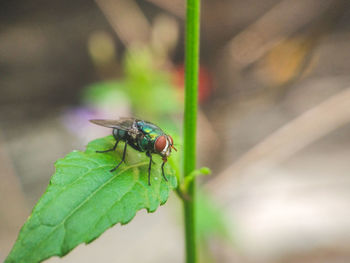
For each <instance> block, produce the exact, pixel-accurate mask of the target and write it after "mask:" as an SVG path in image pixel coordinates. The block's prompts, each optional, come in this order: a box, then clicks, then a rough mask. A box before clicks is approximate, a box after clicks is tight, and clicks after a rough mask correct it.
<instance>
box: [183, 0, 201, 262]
mask: <svg viewBox="0 0 350 263" xmlns="http://www.w3.org/2000/svg"><path fill="white" fill-rule="evenodd" d="M199 10H200V0H187V5H186V36H185V39H186V40H185V41H186V42H185V112H184V169H183V171H184V176H189V175H190V174H191V172H192V171H193V170H195V168H196V129H197V125H196V124H197V104H198V102H197V97H198V67H199V66H198V64H199V18H200V16H199V13H200V12H199ZM187 195H188V196H189V199H188V200H186V199H185V200H184V220H185V238H186V262H187V263H195V262H197V242H196V236H197V234H196V223H195V222H196V221H195V209H196V207H195V204H196V180H195V178H194V179H193V180H192V181H191V182H190V183H189V185H188V192H187Z"/></svg>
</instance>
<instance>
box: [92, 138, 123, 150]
mask: <svg viewBox="0 0 350 263" xmlns="http://www.w3.org/2000/svg"><path fill="white" fill-rule="evenodd" d="M118 142H119V140H117V141H116V142H115V144H114V146H113V148H112V149H108V150H105V151H96V152H97V153H107V152H111V151H115V149H117V146H118Z"/></svg>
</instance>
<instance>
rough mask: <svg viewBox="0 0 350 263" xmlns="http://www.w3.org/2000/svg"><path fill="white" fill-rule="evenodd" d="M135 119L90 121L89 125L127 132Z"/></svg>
mask: <svg viewBox="0 0 350 263" xmlns="http://www.w3.org/2000/svg"><path fill="white" fill-rule="evenodd" d="M134 121H135V119H133V118H120V119H119V120H90V122H91V123H93V124H96V125H99V126H103V127H107V128H116V129H120V130H125V131H128V130H130V129H131V127H132V125H133V123H134Z"/></svg>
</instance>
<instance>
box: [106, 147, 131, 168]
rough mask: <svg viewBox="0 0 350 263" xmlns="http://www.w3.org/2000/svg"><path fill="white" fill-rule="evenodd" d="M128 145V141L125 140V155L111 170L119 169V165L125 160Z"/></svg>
mask: <svg viewBox="0 0 350 263" xmlns="http://www.w3.org/2000/svg"><path fill="white" fill-rule="evenodd" d="M127 146H128V141H125V146H124V151H123V157H122V160H121V161H120V162H119V163H118V165H117V166H116V167H114V168H113V169H112V170H110V172H114V171H115V170H117V169H118V167H119V165H121V164H122V163H123V162H124V161H125V154H126V147H127Z"/></svg>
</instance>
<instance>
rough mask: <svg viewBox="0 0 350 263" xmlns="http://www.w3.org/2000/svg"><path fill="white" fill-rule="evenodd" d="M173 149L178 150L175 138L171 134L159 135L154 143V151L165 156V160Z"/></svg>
mask: <svg viewBox="0 0 350 263" xmlns="http://www.w3.org/2000/svg"><path fill="white" fill-rule="evenodd" d="M171 149H174V150H175V151H176V148H175V147H174V141H173V138H171V136H170V135H166V134H164V135H160V136H158V137H157V139H156V141H155V143H154V151H155V152H156V153H158V154H159V155H160V156H162V157H163V161H164V162H166V160H167V158H168V157H169V156H170V154H171Z"/></svg>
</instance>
